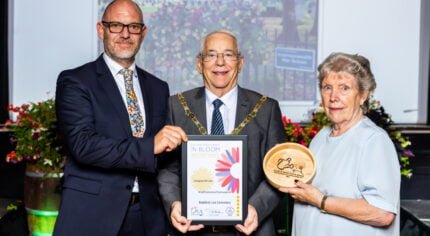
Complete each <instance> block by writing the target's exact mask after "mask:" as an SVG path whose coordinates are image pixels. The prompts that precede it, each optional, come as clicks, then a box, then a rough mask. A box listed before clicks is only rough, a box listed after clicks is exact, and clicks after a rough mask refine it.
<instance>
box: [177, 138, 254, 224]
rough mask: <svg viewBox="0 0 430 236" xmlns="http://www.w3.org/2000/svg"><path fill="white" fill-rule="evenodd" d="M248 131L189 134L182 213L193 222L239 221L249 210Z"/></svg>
mask: <svg viewBox="0 0 430 236" xmlns="http://www.w3.org/2000/svg"><path fill="white" fill-rule="evenodd" d="M247 140H248V139H247V135H188V141H187V142H184V143H183V144H182V159H181V161H182V164H181V165H182V166H181V167H182V169H181V170H182V193H181V194H182V215H183V216H185V217H186V218H187V219H190V220H192V224H204V225H235V224H242V223H243V222H244V220H245V218H246V216H247V214H248V196H247V176H248V170H247V158H248V156H247V150H248V143H247V142H248V141H247Z"/></svg>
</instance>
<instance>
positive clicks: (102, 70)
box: [96, 56, 132, 135]
mask: <svg viewBox="0 0 430 236" xmlns="http://www.w3.org/2000/svg"><path fill="white" fill-rule="evenodd" d="M96 69H97V74H98V82H99V84H100V86H101V87H102V88H103V90H104V91H105V93H106V95H107V96H106V97H107V98H108V99H109V100H110V102H111V104H112V106H113V107H114V109H115V110H116V111H117V114H118V116H119V119H120V121H121V126H122V128H123V129H124V131H125V132H126V133H127V135H131V134H132V133H131V127H130V120H129V118H128V112H127V108H126V105H125V104H124V101H123V100H122V97H121V93H120V92H119V89H118V86H117V85H116V83H115V80H114V78H113V76H112V74H111V72H110V70H109V68H108V67H107V65H106V63H105V61H104V60H103V57H102V56H100V57H99V58H98V59H97V61H96Z"/></svg>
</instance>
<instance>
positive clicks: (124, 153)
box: [55, 56, 169, 236]
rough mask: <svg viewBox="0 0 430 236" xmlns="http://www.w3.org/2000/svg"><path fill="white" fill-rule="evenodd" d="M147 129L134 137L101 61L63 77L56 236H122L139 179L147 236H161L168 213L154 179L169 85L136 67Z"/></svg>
mask: <svg viewBox="0 0 430 236" xmlns="http://www.w3.org/2000/svg"><path fill="white" fill-rule="evenodd" d="M137 72H138V77H139V82H140V87H141V88H142V95H143V100H144V104H145V117H144V119H145V122H146V131H145V135H144V137H143V138H135V137H133V136H132V131H131V128H130V122H129V117H128V113H127V109H126V105H125V104H124V102H123V100H122V98H121V94H120V92H119V89H118V87H117V85H116V83H115V81H114V78H113V76H112V74H111V72H110V70H109V68H108V67H107V65H106V63H105V61H104V59H103V57H102V56H100V57H99V58H98V59H97V60H96V61H94V62H90V63H88V64H85V65H83V66H81V67H78V68H76V69H72V70H66V71H63V72H61V74H60V75H59V77H58V81H57V90H56V108H57V118H58V122H59V128H60V131H61V133H62V134H63V135H64V138H65V141H66V146H67V148H68V150H69V152H70V158H68V159H67V161H66V166H65V170H64V184H63V190H62V202H61V206H60V213H59V216H58V219H57V223H56V226H55V235H61V236H63V235H92V236H93V235H103V236H107V235H117V234H118V231H119V229H120V227H121V224H122V221H123V219H124V216H125V214H126V211H127V207H128V203H129V199H130V195H131V190H132V187H133V183H134V180H135V177H136V176H138V179H139V188H140V199H141V207H142V210H143V212H144V222H142V224H144V226H145V228H146V229H147V235H156V236H159V235H162V232H163V231H164V230H165V225H164V223H165V220H166V217H165V214H164V212H163V210H162V206H161V202H160V200H159V195H158V186H157V181H156V169H157V161H156V158H155V156H154V154H153V153H154V135H155V134H156V133H157V132H158V131H159V130H160V129H161V128H162V127H163V126H164V125H165V121H166V116H167V102H168V96H169V88H168V85H167V84H166V83H165V82H163V81H161V80H159V79H158V78H156V77H154V76H153V75H151V74H149V73H148V72H146V71H144V70H142V69H140V68H137Z"/></svg>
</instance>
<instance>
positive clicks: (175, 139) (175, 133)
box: [154, 125, 188, 154]
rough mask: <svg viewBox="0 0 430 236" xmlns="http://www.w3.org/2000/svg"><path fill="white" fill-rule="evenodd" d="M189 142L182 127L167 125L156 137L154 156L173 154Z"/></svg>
mask: <svg viewBox="0 0 430 236" xmlns="http://www.w3.org/2000/svg"><path fill="white" fill-rule="evenodd" d="M187 140H188V138H187V135H186V134H185V132H184V130H182V128H181V127H179V126H172V125H166V126H164V127H163V128H162V129H161V130H160V131H158V133H157V134H156V135H155V137H154V154H160V153H162V152H171V151H173V150H174V149H175V148H176V147H178V146H179V145H181V143H182V142H186V141H187Z"/></svg>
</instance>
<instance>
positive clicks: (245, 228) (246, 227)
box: [235, 204, 258, 235]
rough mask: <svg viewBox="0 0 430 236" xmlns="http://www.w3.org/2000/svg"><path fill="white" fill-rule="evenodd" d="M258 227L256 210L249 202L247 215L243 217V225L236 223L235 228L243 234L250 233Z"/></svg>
mask: <svg viewBox="0 0 430 236" xmlns="http://www.w3.org/2000/svg"><path fill="white" fill-rule="evenodd" d="M257 227H258V214H257V210H256V209H255V208H254V207H253V206H252V205H250V204H248V216H247V217H246V219H245V222H244V223H243V225H241V224H237V225H236V226H235V228H236V229H237V230H238V231H239V232H241V233H244V234H245V235H251V234H252V232H254V231H255V230H257Z"/></svg>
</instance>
